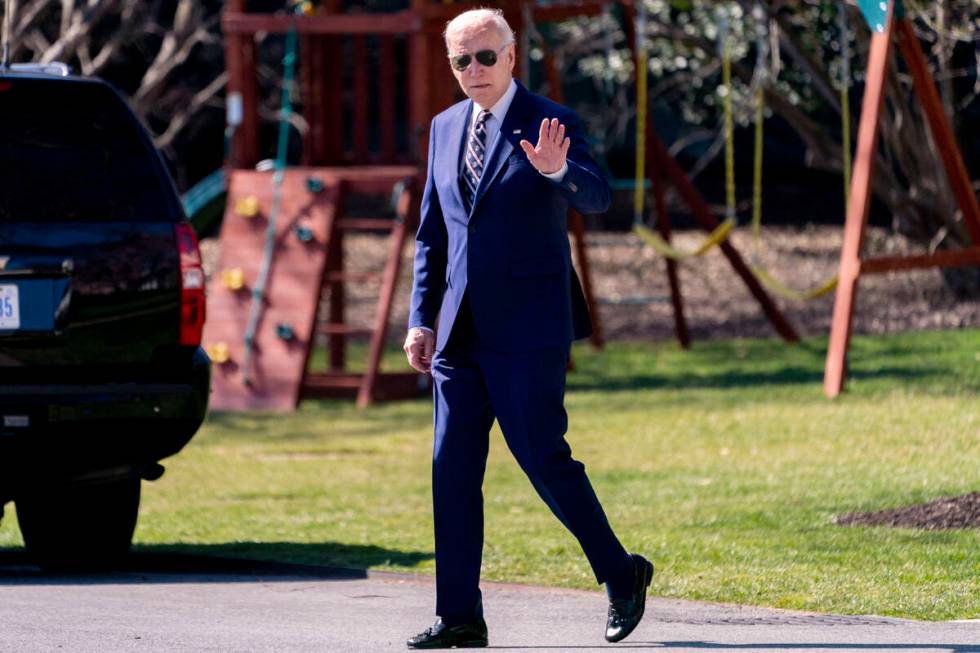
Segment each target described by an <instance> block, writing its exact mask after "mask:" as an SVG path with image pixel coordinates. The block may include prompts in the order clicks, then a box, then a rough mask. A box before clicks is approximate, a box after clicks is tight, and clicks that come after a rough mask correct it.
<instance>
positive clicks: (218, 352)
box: [206, 342, 229, 365]
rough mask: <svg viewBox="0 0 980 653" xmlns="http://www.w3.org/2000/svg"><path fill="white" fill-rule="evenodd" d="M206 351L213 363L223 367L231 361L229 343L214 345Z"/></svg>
mask: <svg viewBox="0 0 980 653" xmlns="http://www.w3.org/2000/svg"><path fill="white" fill-rule="evenodd" d="M206 351H207V352H208V357H209V358H210V359H211V362H212V363H217V364H218V365H222V364H224V363H227V362H228V360H229V355H228V343H226V342H216V343H215V344H213V345H208V347H207V349H206Z"/></svg>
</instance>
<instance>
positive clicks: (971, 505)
mask: <svg viewBox="0 0 980 653" xmlns="http://www.w3.org/2000/svg"><path fill="white" fill-rule="evenodd" d="M837 523H838V524H840V525H841V526H889V527H891V528H921V529H926V530H943V529H950V528H980V492H971V493H970V494H964V495H963V496H959V497H950V498H947V499H936V500H935V501H930V502H929V503H923V504H920V505H917V506H907V507H904V508H892V509H891V510H879V511H877V512H852V513H848V514H846V515H842V516H840V517H838V518H837Z"/></svg>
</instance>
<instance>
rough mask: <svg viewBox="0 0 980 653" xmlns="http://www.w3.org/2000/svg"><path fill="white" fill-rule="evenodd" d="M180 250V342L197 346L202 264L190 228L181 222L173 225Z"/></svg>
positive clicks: (202, 310) (200, 328) (202, 305)
mask: <svg viewBox="0 0 980 653" xmlns="http://www.w3.org/2000/svg"><path fill="white" fill-rule="evenodd" d="M175 233H176V236H177V247H178V248H179V250H180V344H182V345H193V346H198V345H200V344H201V332H202V331H203V330H204V313H205V305H206V302H205V298H204V268H203V267H201V251H200V249H198V247H197V236H196V235H195V234H194V228H193V227H192V226H191V225H190V224H188V223H186V222H182V223H180V224H178V225H177V226H176V227H175Z"/></svg>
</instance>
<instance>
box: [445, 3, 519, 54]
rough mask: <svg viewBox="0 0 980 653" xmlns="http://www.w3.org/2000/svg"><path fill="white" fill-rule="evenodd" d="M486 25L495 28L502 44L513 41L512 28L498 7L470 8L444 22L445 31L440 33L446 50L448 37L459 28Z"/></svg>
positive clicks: (459, 29)
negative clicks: (501, 39)
mask: <svg viewBox="0 0 980 653" xmlns="http://www.w3.org/2000/svg"><path fill="white" fill-rule="evenodd" d="M482 26H488V27H493V28H495V29H496V30H497V31H498V32H499V33H500V36H501V37H503V39H504V45H509V44H511V43H513V42H514V41H515V36H514V30H512V29H511V28H510V25H508V24H507V19H506V18H504V12H502V11H501V10H499V9H487V8H485V7H481V8H479V9H470V10H469V11H464V12H463V13H461V14H460V15H458V16H456V17H455V18H453V19H452V20H451V21H449V22H448V23H446V31H444V32H443V33H442V36H443V38H444V39H445V40H446V50H449V37H450V36H452V35H453V34H455V33H456V32H459V31H461V30H464V29H467V28H473V27H482Z"/></svg>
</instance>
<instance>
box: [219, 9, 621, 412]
mask: <svg viewBox="0 0 980 653" xmlns="http://www.w3.org/2000/svg"><path fill="white" fill-rule="evenodd" d="M498 4H500V5H501V6H502V8H503V10H504V12H505V14H506V15H507V18H508V20H509V21H510V23H511V25H513V26H514V27H515V29H517V31H518V32H519V33H523V31H524V29H523V28H524V22H525V21H526V20H533V21H535V22H547V21H553V20H561V19H564V18H567V17H570V16H576V15H588V14H590V13H593V14H594V13H598V12H599V11H601V9H602V6H603V3H601V2H568V3H561V4H557V3H556V4H554V5H549V6H548V7H533V6H532V3H531V2H529V1H528V0H513V1H511V2H505V3H498ZM477 6H478V5H477V4H469V3H459V4H445V3H436V2H428V1H425V0H413V1H412V3H411V6H410V8H409V9H407V10H404V11H396V12H391V13H370V14H367V13H361V14H350V13H341V11H342V7H343V5H342V3H340V2H339V1H337V0H327V1H326V2H324V3H322V6H321V7H319V11H318V12H317V13H312V14H311V15H300V14H267V13H250V12H248V11H246V2H245V0H229V2H227V3H226V4H225V9H224V13H223V16H222V27H223V31H224V33H225V37H226V61H227V67H228V75H229V82H228V93H229V98H233V101H235V102H238V103H239V106H240V111H239V114H240V124H239V125H238V126H237V129H236V130H235V132H234V136H233V138H232V142H231V147H230V152H229V161H228V167H229V172H228V175H227V179H228V181H227V187H228V198H227V204H226V207H227V208H226V211H225V219H224V220H223V222H222V230H221V236H220V239H221V242H222V250H221V251H222V253H221V260H220V261H219V269H220V270H222V273H221V274H220V275H215V278H214V279H212V281H211V283H210V284H209V288H208V297H209V306H208V310H209V319H208V323H207V327H206V329H205V334H204V340H205V345H206V346H207V347H208V350H209V352H210V353H211V355H212V358H213V359H214V360H215V362H216V365H215V372H214V376H213V382H212V387H213V397H212V402H211V405H212V407H213V408H215V409H217V410H247V409H263V410H291V409H293V408H295V407H296V405H297V403H298V402H299V400H300V399H302V398H305V397H333V396H340V397H343V396H351V395H355V396H356V397H357V403H358V405H360V406H366V405H368V404H370V403H372V402H373V401H376V400H381V399H392V398H399V397H409V396H414V395H415V394H417V393H418V392H419V390H420V387H424V386H425V384H426V383H427V379H426V377H422V376H420V375H418V374H417V373H415V372H394V373H392V372H382V371H381V369H380V366H381V358H382V353H383V349H384V343H385V338H386V335H387V329H388V327H389V322H390V317H391V307H392V302H393V297H394V292H395V288H396V286H397V283H398V280H399V276H400V272H401V265H400V262H401V257H402V252H403V250H404V246H405V242H406V240H407V239H408V237H409V236H410V235H411V234H412V233H414V227H415V226H416V224H417V219H418V216H417V211H418V204H419V200H420V197H419V194H418V192H419V190H420V189H421V188H422V185H423V184H422V182H423V181H424V180H422V179H421V174H422V168H420V163H424V161H423V158H424V153H425V152H426V150H427V142H426V139H427V138H428V124H429V121H430V120H431V118H432V117H433V116H434V115H435V114H436V113H438V112H440V111H442V110H443V109H444V108H446V107H448V106H449V105H451V104H452V103H453V102H455V101H456V100H457V99H459V96H458V93H459V91H458V87H457V85H456V82H455V80H454V79H453V77H452V75H451V73H450V72H449V69H448V66H447V65H446V62H445V59H444V49H445V46H444V44H443V40H442V31H443V29H444V27H445V24H446V22H447V21H448V20H450V19H451V18H452V17H453V16H455V15H456V14H457V13H459V12H461V11H463V10H465V9H468V8H471V7H477ZM291 31H292V32H293V33H295V34H296V35H297V37H298V39H299V59H300V60H299V74H298V76H297V81H298V86H299V90H300V96H301V97H302V103H303V107H304V111H303V118H304V120H305V122H306V124H307V128H306V129H305V130H304V131H303V134H302V160H301V163H302V166H303V167H302V168H295V167H290V168H288V169H287V170H285V171H284V173H283V174H282V178H281V183H282V188H281V191H280V192H281V195H282V197H281V201H277V198H276V197H273V196H272V195H271V189H272V187H273V183H274V178H275V173H274V172H257V171H256V170H255V166H256V164H257V163H258V162H259V161H260V159H261V147H260V142H261V137H260V136H261V135H260V129H259V127H260V125H259V99H260V98H259V78H258V64H259V52H258V45H257V43H256V38H255V37H256V35H257V34H260V33H272V34H286V33H289V32H291ZM369 41H373V43H370V44H369ZM370 45H374V50H372V48H371V47H370ZM372 51H376V52H377V56H376V57H371V56H369V55H370V53H371V52H372ZM398 55H401V56H398ZM338 62H340V64H341V65H338ZM396 184H400V186H399V190H398V191H397V193H396V195H397V198H396V202H397V210H396V217H395V219H394V220H391V219H386V218H365V217H352V216H349V215H347V200H348V198H349V197H350V196H352V195H353V194H358V193H360V194H362V195H363V194H373V195H376V196H385V195H390V194H391V193H392V191H393V189H394V187H395V186H396ZM276 213H282V215H283V218H284V219H283V220H282V224H276V225H274V227H275V229H274V231H275V262H274V263H273V264H272V265H271V266H270V272H271V273H270V275H269V280H268V285H267V287H264V286H263V287H258V288H257V287H256V286H257V285H261V284H257V279H258V278H260V277H261V275H260V273H259V266H258V264H257V263H256V261H258V260H259V259H261V258H262V249H263V233H264V232H265V231H266V227H267V226H268V224H269V217H270V214H276ZM569 228H570V232H571V234H572V236H573V239H574V242H575V248H576V253H577V255H578V256H577V257H578V264H579V271H580V276H581V278H582V282H583V289H584V291H585V295H586V300H587V302H588V303H589V306H590V309H591V310H592V313H593V315H595V310H594V300H593V295H592V284H591V278H590V275H589V270H588V261H587V259H586V257H585V241H584V222H583V220H582V218H581V216H579V215H577V214H572V215H570V220H569ZM356 231H368V232H373V233H378V232H388V233H390V234H391V235H390V242H389V248H388V259H387V265H386V268H385V270H384V272H383V274H382V275H381V277H380V279H379V278H373V279H372V278H370V276H371V275H367V276H365V275H353V274H350V273H349V272H347V271H346V266H345V261H344V246H343V243H344V237H345V234H348V233H351V232H356ZM298 234H302V235H303V237H302V238H300V237H298ZM363 282H380V285H381V289H380V292H379V296H378V302H377V306H376V311H375V320H374V324H373V325H372V328H370V329H366V330H365V329H357V328H354V327H352V326H350V325H349V324H348V323H347V320H346V311H345V295H346V285H347V284H349V283H363ZM250 291H251V292H250ZM325 292H326V294H328V295H329V301H328V306H327V307H326V309H327V312H328V314H329V317H328V320H327V321H326V323H325V324H324V323H319V322H318V320H317V313H318V310H319V308H320V300H321V297H322V296H323V295H324V293H325ZM250 300H251V301H252V302H255V301H259V302H261V306H262V308H261V311H260V318H259V321H258V328H257V330H256V333H255V338H254V342H253V343H252V344H251V345H249V344H248V342H247V341H248V340H249V337H248V335H247V334H246V337H245V339H244V341H243V337H242V335H243V331H244V329H245V324H246V322H247V321H248V314H249V312H250ZM596 326H597V328H596V329H595V332H594V334H593V339H592V342H593V345H594V346H597V347H598V346H601V345H602V336H601V330H600V329H599V328H598V324H597V325H596ZM317 335H321V336H324V337H326V339H327V343H328V347H329V357H328V369H327V370H326V371H325V372H311V371H310V370H309V358H310V354H311V351H312V346H313V343H314V341H315V339H316V336H317ZM352 336H369V337H370V345H369V353H368V358H367V362H366V366H365V369H364V370H363V371H359V372H352V371H350V370H349V369H348V365H347V354H346V352H347V345H348V339H349V338H351V337H352Z"/></svg>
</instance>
